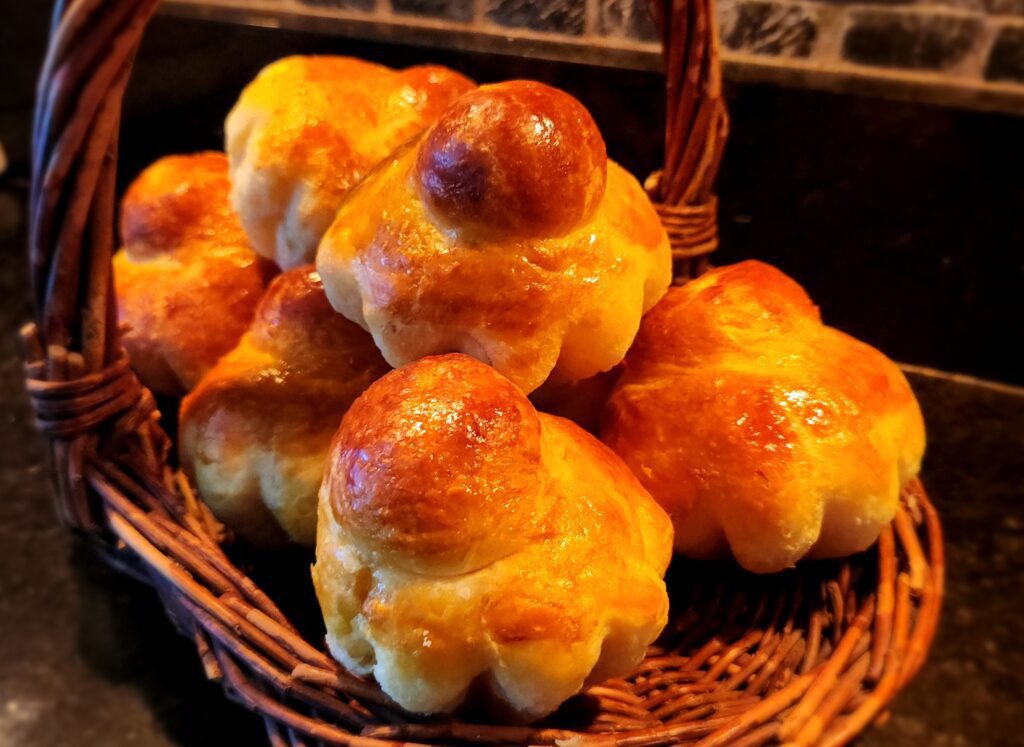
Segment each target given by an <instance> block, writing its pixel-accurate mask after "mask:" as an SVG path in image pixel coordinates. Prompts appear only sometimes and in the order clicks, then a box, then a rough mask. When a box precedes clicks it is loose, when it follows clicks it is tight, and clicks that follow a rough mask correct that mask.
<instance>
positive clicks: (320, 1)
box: [299, 0, 377, 12]
mask: <svg viewBox="0 0 1024 747" xmlns="http://www.w3.org/2000/svg"><path fill="white" fill-rule="evenodd" d="M299 2H301V3H304V4H306V5H315V6H317V7H318V8H337V9H338V10H362V11H366V12H370V11H372V10H376V9H377V0H299Z"/></svg>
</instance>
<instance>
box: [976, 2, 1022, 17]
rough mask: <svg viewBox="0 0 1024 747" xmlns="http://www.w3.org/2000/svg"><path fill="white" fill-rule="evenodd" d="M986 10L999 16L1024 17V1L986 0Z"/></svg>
mask: <svg viewBox="0 0 1024 747" xmlns="http://www.w3.org/2000/svg"><path fill="white" fill-rule="evenodd" d="M984 2H985V10H986V11H988V12H989V13H991V14H993V15H999V16H1024V0H984Z"/></svg>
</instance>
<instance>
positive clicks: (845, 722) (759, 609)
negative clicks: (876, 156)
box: [23, 0, 943, 746]
mask: <svg viewBox="0 0 1024 747" xmlns="http://www.w3.org/2000/svg"><path fill="white" fill-rule="evenodd" d="M157 4H158V0H58V2H57V4H56V5H57V7H56V9H55V11H54V22H53V27H52V31H51V39H50V47H49V50H48V53H47V57H46V60H45V62H44V66H43V71H42V74H41V78H40V82H39V88H38V100H37V106H36V114H35V120H34V123H33V166H34V168H33V181H32V194H31V198H30V199H31V202H30V219H31V223H30V238H29V253H30V265H31V272H32V282H33V290H34V299H35V303H36V318H37V323H36V324H33V325H29V326H27V327H26V328H25V329H24V330H23V337H24V341H25V345H26V359H27V362H26V378H27V386H28V390H29V393H30V395H31V397H32V399H33V403H34V405H35V410H36V416H37V421H38V424H39V427H40V428H41V429H42V430H43V431H44V432H45V433H46V434H47V435H48V436H49V437H50V440H51V445H52V452H53V463H54V467H55V477H56V480H55V482H56V488H57V490H56V492H57V505H58V508H59V511H60V515H61V518H62V520H63V521H64V523H65V524H67V525H68V526H70V527H73V528H75V529H77V530H79V531H82V532H85V533H87V534H89V535H90V536H91V537H92V538H93V539H94V540H95V543H96V546H97V547H98V548H100V550H101V551H102V552H103V553H104V555H105V557H106V558H107V559H108V560H109V561H110V562H111V563H112V564H114V565H115V566H117V567H118V568H120V569H122V570H124V571H125V572H127V573H130V574H131V575H132V576H134V577H136V578H138V579H140V580H142V581H143V582H145V583H147V584H149V585H150V586H152V587H153V588H154V589H155V590H156V591H157V593H158V594H159V595H160V598H161V600H162V601H163V604H164V606H165V608H166V610H167V613H168V615H169V616H170V617H171V619H172V621H173V622H174V623H175V625H176V627H177V628H178V630H179V631H180V632H181V633H182V634H184V635H186V636H188V637H189V638H191V639H193V640H194V642H195V645H196V650H197V653H198V656H199V658H200V659H201V661H202V663H203V666H204V668H205V671H206V674H207V676H208V677H210V678H211V679H215V680H218V681H220V682H221V683H222V684H223V686H224V689H225V692H226V693H227V694H228V696H229V697H231V698H232V699H234V700H236V701H238V702H239V703H241V704H242V705H244V706H245V707H247V708H249V709H250V710H252V711H254V712H255V713H257V714H258V715H259V716H260V717H262V719H263V720H264V722H265V724H266V728H267V733H268V736H269V739H270V743H271V744H272V745H275V746H276V745H292V746H297V745H313V744H326V745H382V744H395V743H410V742H414V743H438V742H440V743H452V742H463V743H496V744H501V743H506V744H507V743H530V744H554V743H573V744H575V743H579V744H591V743H593V744H609V745H611V744H616V745H663V744H680V743H682V744H691V743H695V744H701V745H725V744H729V745H746V746H750V745H761V744H770V743H784V744H793V745H810V744H822V745H838V744H844V743H846V742H848V741H849V740H851V739H852V738H853V737H854V736H855V735H856V734H858V733H859V732H860V731H861V730H863V729H864V728H865V727H866V726H868V725H869V724H870V723H872V722H873V721H874V720H875V719H877V718H879V717H880V716H881V715H883V714H884V713H885V712H886V708H887V706H888V704H889V702H890V701H891V700H892V698H893V697H894V696H895V694H896V693H897V692H898V691H899V690H900V688H902V687H903V686H904V685H905V684H906V683H907V682H908V681H909V680H910V679H911V678H912V677H913V676H914V674H915V673H916V672H917V671H918V670H919V669H920V667H921V665H922V663H923V662H924V659H925V657H926V655H927V652H928V648H929V645H930V643H931V641H932V637H933V635H934V633H935V628H936V624H937V622H938V616H939V608H940V604H941V600H942V589H943V550H942V537H941V529H940V525H939V519H938V517H937V515H936V513H935V510H934V509H933V507H932V505H931V503H930V502H929V501H928V498H927V496H926V494H925V492H924V489H923V487H922V486H921V485H920V483H919V482H917V481H914V482H913V483H911V484H910V485H908V486H906V488H905V489H904V491H903V493H902V500H901V504H900V509H899V511H898V512H897V514H896V518H895V520H894V521H893V523H892V524H891V526H889V527H887V528H886V529H885V531H883V532H882V535H881V537H880V538H879V541H878V542H877V543H876V544H875V545H874V546H873V547H872V548H870V549H869V550H868V551H866V552H864V553H861V554H859V555H856V556H854V557H851V558H848V559H845V560H843V561H830V562H807V563H801V564H800V565H799V566H798V567H797V568H796V569H794V570H791V571H787V572H785V573H781V574H776V575H774V576H755V575H752V574H747V573H744V572H742V571H740V570H738V569H736V568H735V567H733V566H728V565H719V564H707V563H694V562H687V561H684V560H681V559H677V560H676V562H675V563H674V564H673V566H672V568H671V569H670V570H669V576H668V586H669V593H670V597H671V613H670V620H669V624H668V627H667V628H666V630H665V632H664V634H663V635H662V637H661V639H660V640H659V641H658V643H657V644H656V645H655V646H653V647H651V649H650V650H649V652H648V654H647V658H646V659H645V661H644V662H643V663H642V664H641V665H640V666H639V667H638V668H637V670H636V671H635V672H633V673H632V674H631V675H630V676H629V677H627V678H624V679H619V680H612V681H609V682H605V683H603V684H601V685H599V686H594V687H590V688H588V689H587V690H586V691H585V692H584V693H582V694H581V695H579V696H577V697H575V698H573V699H571V700H570V701H569V702H568V703H566V704H565V705H564V706H563V707H562V708H561V709H560V710H559V711H558V712H557V713H555V714H554V715H553V716H551V717H549V718H547V719H545V720H544V721H543V722H542V723H540V724H534V725H532V726H522V727H520V726H503V725H497V724H481V723H468V722H467V721H463V720H459V719H455V718H451V717H438V718H424V717H421V716H416V715H414V714H409V713H406V712H404V711H402V709H401V708H399V707H398V706H397V705H396V704H394V703H393V702H392V701H391V700H390V698H388V697H387V696H386V695H385V694H384V693H382V692H381V691H380V689H379V688H378V687H377V686H376V684H375V683H373V682H371V681H367V680H364V679H360V678H358V677H355V676H354V675H352V674H350V673H348V672H346V671H345V670H344V669H342V668H341V667H340V665H338V664H337V663H336V662H334V661H333V660H332V659H331V658H330V657H329V656H328V655H327V654H326V653H325V651H324V648H323V645H322V641H320V640H315V641H310V640H307V639H305V638H304V637H303V636H302V635H301V634H300V633H299V631H298V630H297V629H296V627H295V626H294V625H293V623H292V622H291V621H290V620H289V618H288V616H286V615H285V614H284V613H283V612H282V611H281V610H280V609H279V608H278V606H277V605H275V603H274V602H273V601H271V599H270V598H269V596H268V595H267V594H266V593H265V592H263V591H261V589H260V588H259V587H258V586H257V585H256V583H254V581H253V580H252V579H251V578H249V577H248V576H247V575H246V574H245V573H243V571H241V570H240V569H239V568H238V566H236V564H235V563H233V562H232V560H231V558H230V557H229V556H228V555H227V554H226V553H225V551H224V549H223V548H222V546H221V545H222V541H223V531H222V528H221V527H220V525H219V524H218V523H217V521H216V520H215V519H214V518H213V516H212V515H211V514H210V512H209V509H207V508H206V506H205V505H204V504H203V502H202V500H201V499H200V498H199V496H197V495H196V494H195V493H194V492H193V491H192V489H191V488H190V486H189V485H188V483H187V481H186V480H185V479H184V477H183V476H182V475H181V474H180V473H178V472H176V471H175V470H174V469H173V467H172V466H170V462H169V459H168V457H169V454H170V453H171V451H172V449H171V443H170V441H169V440H168V438H167V436H166V435H165V433H164V431H163V430H162V429H161V428H160V425H159V422H158V420H159V413H158V412H157V407H156V404H155V402H154V400H153V398H152V396H151V395H150V394H149V392H148V391H146V390H145V389H144V388H142V387H141V385H140V384H139V382H138V379H137V378H136V377H135V375H134V373H133V372H132V370H131V367H130V365H129V361H128V358H127V355H126V354H125V352H124V350H123V348H122V346H121V343H120V339H119V334H118V329H117V323H116V313H115V309H114V304H113V292H112V280H111V264H110V260H111V255H112V250H113V243H114V237H113V216H114V199H115V196H114V174H115V168H116V160H117V142H118V130H119V126H120V109H121V100H122V97H123V94H124V89H125V86H126V84H127V81H128V77H129V74H130V71H131V67H132V62H133V60H134V57H135V53H136V50H137V48H138V44H139V41H140V39H141V36H142V31H143V29H144V28H145V25H146V23H147V21H148V20H149V18H150V17H151V15H152V14H153V12H154V10H155V9H156V6H157ZM651 10H652V13H653V16H654V19H655V22H656V24H657V26H658V28H659V29H660V32H661V38H662V42H663V45H664V49H665V55H664V56H665V62H666V92H667V99H666V123H665V133H666V134H665V165H664V168H663V169H662V170H661V171H660V172H658V173H657V174H655V175H653V176H652V177H651V178H650V179H648V182H647V188H648V192H649V194H650V195H651V197H652V199H653V200H654V202H655V206H656V207H657V209H658V213H659V215H660V216H661V218H662V221H663V222H664V224H665V227H666V229H667V231H668V233H669V237H670V241H671V243H672V248H673V255H674V260H675V268H676V277H677V282H685V280H687V279H688V278H690V277H693V276H695V275H697V274H700V272H702V271H703V270H704V269H705V268H706V267H707V266H708V255H709V254H710V253H711V252H712V251H713V250H714V249H715V247H716V246H717V231H716V215H715V211H716V200H715V197H714V194H713V185H714V180H715V176H716V174H717V171H718V164H719V161H720V158H721V155H722V151H723V149H724V146H725V140H726V134H727V129H728V118H727V115H726V111H725V107H724V104H723V102H722V97H721V79H720V70H719V62H718V37H717V31H716V28H715V23H714V12H713V7H712V4H711V0H689V1H687V2H679V1H678V0H676V1H665V0H656V1H654V2H651Z"/></svg>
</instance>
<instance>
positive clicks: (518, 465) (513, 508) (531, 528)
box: [313, 354, 672, 719]
mask: <svg viewBox="0 0 1024 747" xmlns="http://www.w3.org/2000/svg"><path fill="white" fill-rule="evenodd" d="M319 512H320V521H319V526H318V529H317V560H316V565H315V566H314V568H313V581H314V584H315V586H316V591H317V596H318V598H319V600H320V605H321V607H322V610H323V613H324V619H325V622H326V624H327V640H328V643H329V646H330V650H331V652H332V653H333V654H334V655H335V656H336V657H337V658H338V659H339V660H340V661H341V662H343V663H344V664H345V665H346V666H347V667H349V668H350V669H351V670H352V671H355V672H358V673H361V674H369V673H372V674H373V675H374V676H375V677H376V679H377V681H378V682H379V683H380V685H381V687H382V688H383V689H384V691H385V692H387V693H388V694H389V695H390V696H391V697H392V698H394V699H395V700H396V701H397V702H398V703H400V704H401V705H403V706H404V707H406V708H407V709H410V710H413V711H418V712H424V713H429V712H439V711H451V710H452V709H454V708H456V707H457V706H458V705H459V704H460V703H461V702H462V701H463V700H464V698H465V697H466V695H467V693H468V692H469V691H470V689H471V686H472V691H473V692H474V697H476V696H477V695H480V696H483V697H485V698H488V697H489V699H490V701H491V702H492V703H497V704H498V705H499V706H500V707H502V708H503V709H504V711H505V712H506V713H509V712H510V713H512V714H513V715H515V716H517V717H519V718H523V719H532V718H536V717H539V716H541V715H544V714H546V713H548V712H550V711H552V710H553V709H554V708H556V707H557V706H558V704H559V703H561V702H562V701H564V700H565V699H566V698H568V697H570V696H571V695H573V694H574V693H576V692H578V691H579V690H580V688H581V687H583V686H584V684H585V683H589V682H598V681H602V680H604V679H607V678H609V677H613V676H619V675H623V674H626V673H627V672H628V671H630V669H631V668H632V667H634V666H635V665H636V663H637V662H638V661H639V660H640V659H641V658H642V657H643V655H644V652H645V650H646V648H647V646H648V644H649V643H650V642H651V641H653V640H654V639H655V637H656V636H657V635H658V633H659V632H660V631H661V629H662V627H664V625H665V622H666V619H667V613H668V597H667V594H666V591H665V584H664V582H663V580H662V575H663V574H664V572H665V569H666V567H667V565H668V562H669V559H670V555H671V551H672V527H671V525H670V522H669V519H668V517H667V516H666V515H665V513H664V512H663V511H662V510H661V509H660V508H659V507H658V506H657V504H656V503H655V502H654V501H653V500H652V499H651V497H650V496H649V495H648V494H647V492H646V491H645V490H644V489H643V487H642V486H641V485H640V483H639V482H638V481H637V480H636V478H635V477H634V476H633V475H632V474H631V473H630V472H629V470H628V469H627V468H626V467H625V465H623V464H622V462H621V460H620V459H619V458H618V457H616V456H615V455H614V454H613V453H612V452H611V451H610V450H609V449H608V448H607V447H605V446H604V445H603V444H601V443H600V442H599V441H598V440H597V439H596V438H594V437H592V436H590V435H589V434H587V433H585V432H583V431H582V430H580V429H579V428H577V427H576V426H575V425H573V424H572V423H570V422H569V421H567V420H563V419H561V418H557V417H553V416H550V415H545V414H543V413H537V412H536V411H535V410H534V409H533V407H532V405H530V403H529V401H528V400H527V399H526V397H525V396H524V395H523V394H522V392H520V391H519V389H518V388H517V387H516V386H515V385H514V384H513V383H512V382H510V381H509V380H508V379H506V378H504V377H503V376H501V375H500V374H498V373H496V372H495V371H494V370H493V369H492V368H489V367H488V366H485V365H484V364H482V363H480V362H478V361H476V360H474V359H472V358H469V357H467V356H465V355H460V354H449V355H445V356H438V357H430V358H425V359H423V360H420V361H418V362H416V363H413V364H410V365H409V366H406V367H404V368H402V369H399V370H396V371H394V372H392V373H390V374H388V375H387V376H385V377H383V378H382V379H380V380H379V381H378V382H376V383H375V384H374V385H372V386H371V387H370V388H369V389H368V390H367V391H366V392H365V393H364V394H363V395H362V396H361V397H360V398H359V399H358V400H356V402H355V403H354V404H353V405H352V407H351V408H350V409H349V411H348V413H347V414H346V415H345V417H344V419H343V420H342V424H341V427H340V428H339V430H338V432H337V434H336V435H335V437H334V440H333V442H332V445H331V451H330V455H329V457H328V463H327V468H326V471H325V477H324V484H323V487H322V488H321V491H320V508H319Z"/></svg>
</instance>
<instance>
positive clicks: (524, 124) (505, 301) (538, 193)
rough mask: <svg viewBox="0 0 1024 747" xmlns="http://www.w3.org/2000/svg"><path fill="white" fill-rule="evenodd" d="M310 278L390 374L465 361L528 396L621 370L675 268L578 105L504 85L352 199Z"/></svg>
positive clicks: (657, 229)
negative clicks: (460, 356)
mask: <svg viewBox="0 0 1024 747" xmlns="http://www.w3.org/2000/svg"><path fill="white" fill-rule="evenodd" d="M317 269H318V270H319V271H320V274H321V276H323V279H324V288H325V289H326V291H327V297H328V298H329V299H330V301H331V304H332V305H333V306H334V308H336V309H337V310H338V311H340V312H341V313H342V314H344V315H345V316H347V317H348V318H349V319H352V320H353V321H355V322H358V323H359V324H360V325H361V326H362V327H364V328H366V329H367V330H369V331H370V332H371V333H372V334H373V336H374V339H375V340H376V341H377V345H378V346H379V347H380V349H381V351H382V352H383V353H384V357H385V358H386V359H387V360H388V362H389V363H391V365H393V366H399V365H403V364H405V363H408V362H410V361H413V360H416V359H417V358H421V357H423V356H425V355H432V354H437V353H447V352H453V351H455V352H462V353H467V354H469V355H472V356H473V357H475V358H477V359H479V360H481V361H484V362H485V363H489V364H491V365H492V366H494V367H495V368H496V369H497V370H498V371H499V372H501V373H502V374H504V375H505V376H507V377H508V378H510V379H511V380H512V381H514V382H515V383H516V384H517V385H519V387H520V388H522V389H523V391H526V392H529V391H531V390H533V389H535V388H536V387H537V386H538V385H540V384H541V382H543V381H544V380H545V379H547V378H548V376H549V374H552V373H553V374H554V377H555V379H556V380H570V381H572V380H578V379H584V378H587V377H589V376H592V375H593V374H595V373H597V372H599V371H605V370H608V369H610V368H611V367H612V366H614V365H615V364H616V363H618V362H619V361H620V360H622V357H623V356H624V355H625V353H626V350H627V348H628V347H629V344H630V342H632V340H633V337H634V335H635V334H636V330H637V327H638V325H639V323H640V315H641V314H642V313H643V312H644V311H645V310H647V309H648V308H650V307H651V306H653V305H654V303H655V302H656V301H657V300H658V299H659V298H660V297H661V296H662V294H664V292H665V289H666V288H667V287H668V284H669V280H670V275H671V259H670V255H669V246H668V239H667V238H666V236H665V232H664V230H663V229H662V227H661V224H660V223H659V221H658V217H657V215H656V214H655V212H654V209H653V207H652V206H651V204H650V202H649V201H648V199H647V195H646V194H644V191H643V189H642V188H641V187H640V185H639V184H638V183H637V182H636V180H635V179H633V177H631V176H630V175H629V174H627V173H626V172H625V171H624V170H623V169H622V168H620V167H619V166H618V165H616V164H615V163H613V162H611V161H608V160H607V158H606V156H605V148H604V141H603V140H602V139H601V133H600V132H598V130H597V126H596V125H595V124H594V121H593V119H591V117H590V114H588V113H587V111H586V109H584V108H583V106H582V105H581V104H580V103H579V102H578V101H576V100H575V99H574V98H572V97H571V96H569V95H568V94H566V93H563V92H562V91H559V90H557V89H554V88H550V87H548V86H545V85H541V84H540V83H533V82H528V81H513V82H508V83H499V84H497V85H493V86H483V87H481V88H479V89H478V90H476V91H474V92H471V93H469V94H466V95H465V96H463V97H462V98H460V99H459V100H458V101H457V102H455V103H454V104H453V105H452V106H451V107H450V108H449V109H448V110H447V111H446V112H445V113H444V114H443V115H442V116H441V118H440V119H439V120H438V121H437V123H436V124H434V125H433V126H432V127H431V128H430V129H429V130H427V132H426V133H424V135H423V136H421V137H420V138H418V139H417V140H416V141H414V142H413V143H411V144H409V145H408V146H406V147H404V148H401V149H399V150H398V151H397V152H396V153H395V154H394V155H393V156H392V157H391V158H389V159H388V160H387V161H385V162H384V163H382V164H381V165H380V166H379V167H378V168H377V170H376V171H374V173H373V174H371V175H370V176H369V177H367V178H366V180H365V181H364V182H363V183H362V184H361V185H360V187H359V188H358V189H356V190H354V191H353V192H352V193H350V194H349V196H348V198H347V199H346V200H345V201H344V203H343V204H342V206H341V209H340V210H339V211H338V215H337V218H336V219H335V221H334V223H333V225H332V226H331V228H330V229H329V230H328V232H327V234H326V235H325V236H324V239H323V241H322V242H321V244H320V249H319V251H318V254H317Z"/></svg>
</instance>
